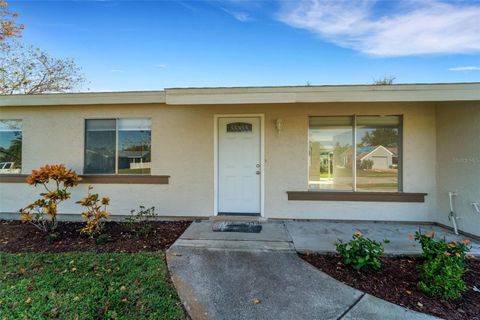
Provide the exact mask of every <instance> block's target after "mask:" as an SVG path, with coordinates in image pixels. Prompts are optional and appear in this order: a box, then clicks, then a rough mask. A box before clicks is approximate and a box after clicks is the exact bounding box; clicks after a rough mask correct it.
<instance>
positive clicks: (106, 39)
mask: <svg viewBox="0 0 480 320" xmlns="http://www.w3.org/2000/svg"><path fill="white" fill-rule="evenodd" d="M9 4H10V9H11V11H16V12H18V13H19V14H20V17H19V21H20V22H21V23H24V24H25V26H26V29H25V31H24V36H23V41H25V42H26V43H29V44H33V45H35V46H38V47H40V48H43V49H45V50H47V51H48V52H49V53H50V54H52V55H54V56H58V57H73V58H75V60H76V61H77V63H78V65H79V66H81V67H82V69H83V71H84V73H85V75H86V78H87V79H88V81H89V83H88V84H87V85H86V86H85V88H83V90H84V91H85V90H91V91H119V90H158V89H163V88H165V87H206V86H265V85H305V84H306V83H310V84H312V85H322V84H368V83H371V82H372V81H373V80H374V79H378V78H382V77H383V76H386V75H392V76H395V77H396V82H397V83H419V82H474V81H477V82H478V81H480V22H479V21H480V1H477V0H471V1H460V0H459V1H442V0H405V1H381V0H356V1H346V0H345V1H344V0H339V1H323V0H318V1H317V0H298V1H275V0H272V1H267V0H264V1H247V0H228V1H227V0H225V1H215V0H211V1H9Z"/></svg>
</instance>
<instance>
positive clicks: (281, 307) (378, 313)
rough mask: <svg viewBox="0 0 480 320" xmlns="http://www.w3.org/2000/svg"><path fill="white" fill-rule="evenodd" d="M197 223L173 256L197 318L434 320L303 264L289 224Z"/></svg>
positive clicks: (174, 271)
mask: <svg viewBox="0 0 480 320" xmlns="http://www.w3.org/2000/svg"><path fill="white" fill-rule="evenodd" d="M210 228H211V222H209V221H204V222H200V223H192V225H191V226H190V227H189V229H187V231H186V232H185V233H184V235H182V237H180V239H179V240H178V241H177V242H176V243H175V244H174V245H173V246H172V247H171V248H170V249H169V250H168V251H167V263H168V268H169V270H170V274H171V277H172V280H173V283H174V285H175V287H176V288H177V291H178V293H179V296H180V298H181V300H182V302H183V304H184V306H185V308H186V309H187V311H188V313H189V315H190V316H191V317H192V319H194V320H196V319H276V320H282V319H435V318H434V317H431V316H428V315H425V314H421V313H418V312H415V311H411V310H408V309H405V308H402V307H400V306H397V305H394V304H392V303H389V302H387V301H384V300H381V299H378V298H375V297H373V296H370V295H368V294H365V293H363V292H361V291H358V290H356V289H353V288H351V287H349V286H347V285H345V284H343V283H341V282H339V281H337V280H335V279H333V278H331V277H330V276H328V275H326V274H325V273H323V272H321V271H319V270H317V269H316V268H314V267H313V266H311V265H310V264H308V263H306V262H305V261H303V260H302V259H300V258H299V257H298V256H297V254H296V253H295V250H294V248H293V241H292V238H291V237H290V235H289V233H288V231H287V228H286V227H285V224H284V223H283V222H268V223H265V224H263V230H262V232H261V233H259V234H254V233H229V232H222V233H217V232H211V231H210Z"/></svg>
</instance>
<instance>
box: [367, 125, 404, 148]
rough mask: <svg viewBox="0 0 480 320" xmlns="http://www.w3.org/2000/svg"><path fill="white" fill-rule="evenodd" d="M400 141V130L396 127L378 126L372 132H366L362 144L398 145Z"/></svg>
mask: <svg viewBox="0 0 480 320" xmlns="http://www.w3.org/2000/svg"><path fill="white" fill-rule="evenodd" d="M397 142H398V130H397V129H395V128H378V129H375V130H372V131H371V132H368V131H367V132H366V133H365V134H364V135H363V137H362V139H361V141H360V146H362V147H363V146H384V147H386V148H388V147H396V146H397Z"/></svg>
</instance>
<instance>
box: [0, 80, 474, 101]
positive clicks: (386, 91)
mask: <svg viewBox="0 0 480 320" xmlns="http://www.w3.org/2000/svg"><path fill="white" fill-rule="evenodd" d="M441 101H480V83H444V84H443V83H439V84H393V85H327V86H301V87H238V88H169V89H165V90H163V91H136V92H135V91H132V92H92V93H90V92H86V93H52V94H39V95H10V96H8V95H7V96H0V106H53V105H97V104H112V105H115V104H151V103H155V104H167V105H212V104H273V103H275V104H276V103H325V102H441Z"/></svg>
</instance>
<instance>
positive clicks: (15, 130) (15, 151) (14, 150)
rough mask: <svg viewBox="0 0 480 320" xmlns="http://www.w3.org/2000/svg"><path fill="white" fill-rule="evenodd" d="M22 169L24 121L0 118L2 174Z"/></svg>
mask: <svg viewBox="0 0 480 320" xmlns="http://www.w3.org/2000/svg"><path fill="white" fill-rule="evenodd" d="M21 171H22V121H21V120H0V174H2V173H21Z"/></svg>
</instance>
